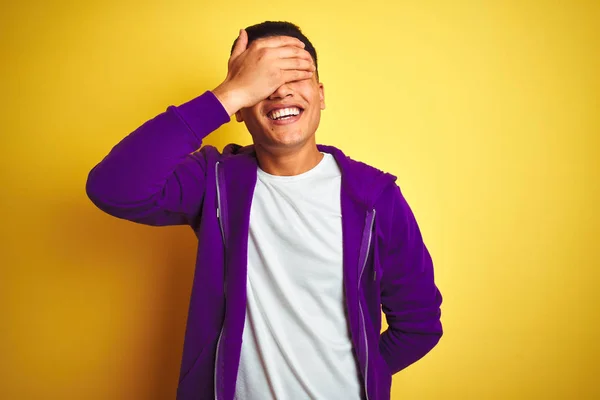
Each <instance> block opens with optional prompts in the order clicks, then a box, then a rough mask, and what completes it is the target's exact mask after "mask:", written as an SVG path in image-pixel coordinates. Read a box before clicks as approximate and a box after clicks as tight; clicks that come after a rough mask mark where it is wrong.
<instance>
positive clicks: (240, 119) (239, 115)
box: [235, 111, 244, 122]
mask: <svg viewBox="0 0 600 400" xmlns="http://www.w3.org/2000/svg"><path fill="white" fill-rule="evenodd" d="M235 120H236V121H237V122H244V118H243V117H242V111H238V112H236V113H235Z"/></svg>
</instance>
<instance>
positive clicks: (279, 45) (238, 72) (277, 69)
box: [213, 29, 316, 116]
mask: <svg viewBox="0 0 600 400" xmlns="http://www.w3.org/2000/svg"><path fill="white" fill-rule="evenodd" d="M315 69H316V68H315V64H314V61H313V59H312V57H311V55H310V53H309V52H308V51H306V50H304V43H302V41H300V40H299V39H296V38H293V37H289V36H273V37H267V38H260V39H256V40H255V41H253V42H252V44H251V45H250V46H249V47H248V34H247V33H246V31H245V30H244V29H242V30H241V31H240V35H239V37H238V39H237V42H236V44H235V47H234V48H233V52H232V53H231V57H230V58H229V65H228V71H227V77H226V78H225V80H224V81H223V83H221V84H220V85H219V86H218V87H217V88H216V89H214V90H213V93H214V94H215V96H217V98H218V99H219V100H220V101H221V103H222V104H223V107H225V110H227V112H228V113H229V116H232V115H234V114H235V113H236V112H237V111H239V110H240V109H242V108H245V107H252V106H253V105H255V104H256V103H258V102H259V101H261V100H264V99H266V98H267V97H269V95H271V94H272V93H273V92H275V90H277V88H278V87H280V86H281V85H283V84H285V83H288V82H293V81H299V80H302V79H309V78H311V77H312V75H313V73H314V71H315Z"/></svg>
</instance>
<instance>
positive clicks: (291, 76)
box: [283, 70, 313, 83]
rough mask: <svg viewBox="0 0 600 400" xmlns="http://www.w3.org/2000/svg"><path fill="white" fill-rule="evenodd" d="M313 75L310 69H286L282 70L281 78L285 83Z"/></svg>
mask: <svg viewBox="0 0 600 400" xmlns="http://www.w3.org/2000/svg"><path fill="white" fill-rule="evenodd" d="M312 76H313V72H312V71H299V70H286V71H283V80H284V81H285V83H288V82H295V81H301V80H303V79H310V78H312Z"/></svg>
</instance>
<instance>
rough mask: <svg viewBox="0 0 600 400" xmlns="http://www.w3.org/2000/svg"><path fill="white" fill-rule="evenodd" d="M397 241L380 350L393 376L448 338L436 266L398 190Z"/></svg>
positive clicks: (387, 260) (388, 269)
mask: <svg viewBox="0 0 600 400" xmlns="http://www.w3.org/2000/svg"><path fill="white" fill-rule="evenodd" d="M393 204H394V205H393V211H392V225H391V232H390V235H389V236H388V237H389V238H391V239H390V240H391V241H392V243H390V245H389V248H388V249H387V253H386V254H385V257H384V260H383V271H384V272H383V276H382V283H381V285H382V286H381V288H382V289H381V290H382V293H381V303H382V309H383V312H384V313H385V316H386V320H387V323H388V326H389V327H388V329H387V330H386V331H385V332H383V333H382V334H381V336H380V340H379V348H380V352H381V354H382V356H383V358H384V360H385V361H386V362H387V364H388V366H389V368H390V370H391V372H392V374H395V373H396V372H398V371H400V370H402V369H404V368H406V367H407V366H409V365H411V364H412V363H414V362H415V361H417V360H419V359H420V358H422V357H423V356H424V355H425V354H427V353H428V352H429V351H430V350H431V349H432V348H433V347H435V345H436V344H437V343H438V341H439V340H440V338H441V336H442V324H441V321H440V317H441V311H440V306H441V303H442V296H441V294H440V291H439V290H438V288H437V287H436V285H435V282H434V272H433V263H432V260H431V257H430V255H429V252H428V250H427V248H426V247H425V244H424V243H423V239H422V237H421V232H420V230H419V227H418V225H417V222H416V220H415V217H414V215H413V213H412V211H411V209H410V207H409V206H408V204H407V202H406V200H405V199H404V197H403V196H402V194H401V192H400V188H398V187H397V186H396V191H395V198H394V203H393Z"/></svg>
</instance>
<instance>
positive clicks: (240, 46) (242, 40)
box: [231, 29, 248, 59]
mask: <svg viewBox="0 0 600 400" xmlns="http://www.w3.org/2000/svg"><path fill="white" fill-rule="evenodd" d="M247 45H248V34H247V33H246V30H245V29H240V35H239V36H238V38H237V39H236V41H235V46H234V47H233V51H232V52H231V58H232V59H233V58H237V57H238V56H239V55H240V54H242V53H243V52H244V51H245V50H246V46H247Z"/></svg>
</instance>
